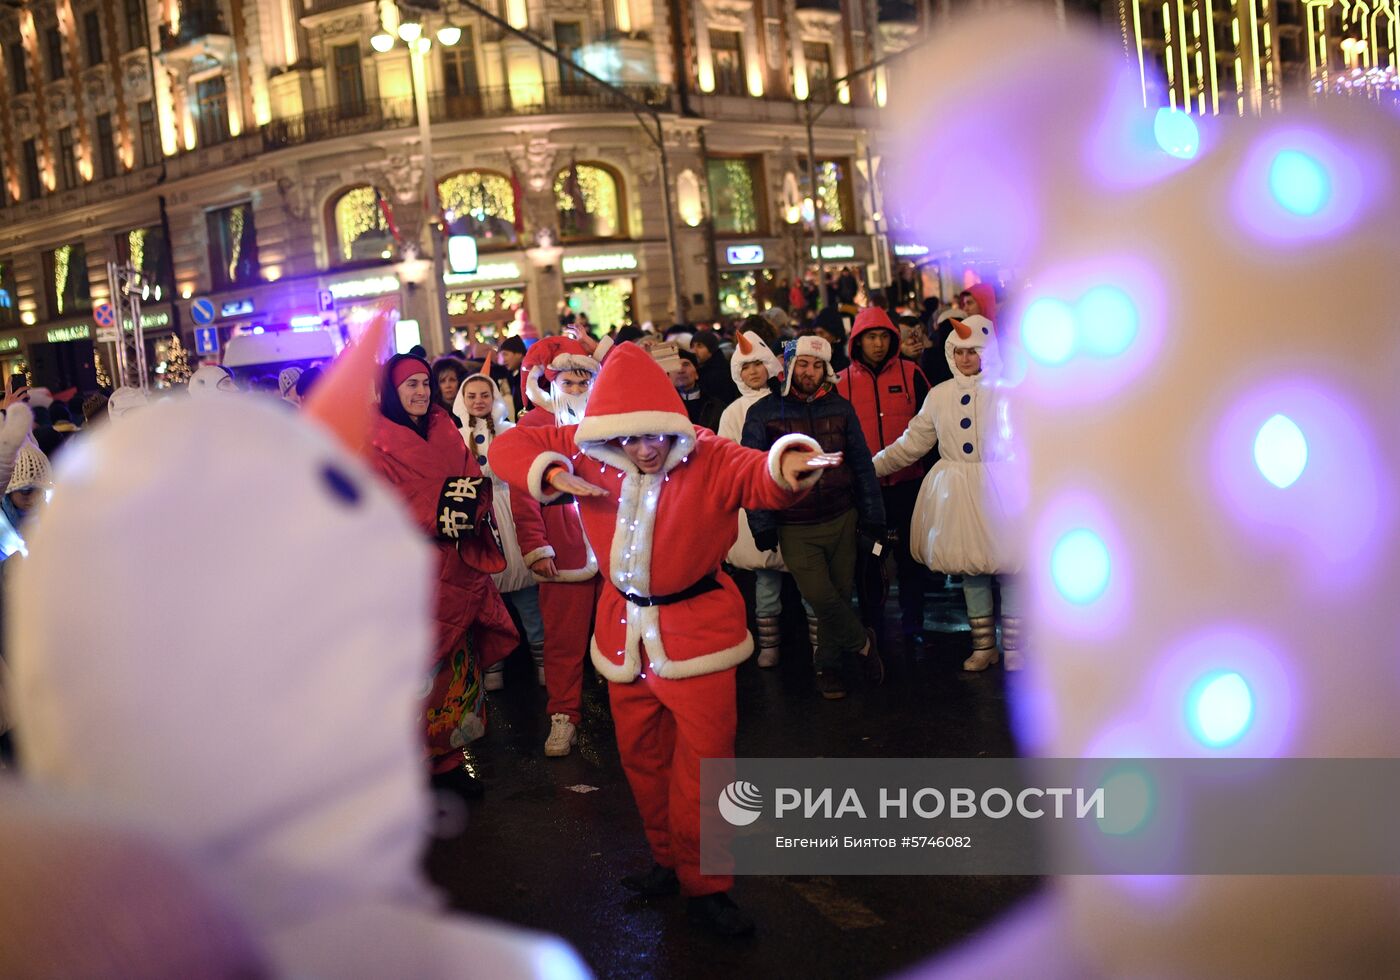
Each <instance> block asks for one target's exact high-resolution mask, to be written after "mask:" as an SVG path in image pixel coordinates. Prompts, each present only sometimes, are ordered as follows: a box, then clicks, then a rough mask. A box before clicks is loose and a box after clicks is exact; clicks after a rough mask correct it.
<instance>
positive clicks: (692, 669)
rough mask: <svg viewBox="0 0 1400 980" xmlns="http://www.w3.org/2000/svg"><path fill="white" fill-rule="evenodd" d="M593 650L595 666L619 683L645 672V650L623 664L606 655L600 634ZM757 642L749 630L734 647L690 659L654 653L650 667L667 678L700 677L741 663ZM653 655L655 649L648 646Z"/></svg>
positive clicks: (625, 657) (592, 644)
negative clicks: (657, 655)
mask: <svg viewBox="0 0 1400 980" xmlns="http://www.w3.org/2000/svg"><path fill="white" fill-rule="evenodd" d="M588 646H589V653H590V655H591V656H592V659H593V667H594V669H595V670H597V671H598V673H599V674H601V675H602V676H603V677H604V678H605V679H607V680H610V681H612V682H614V683H616V684H630V683H631V682H632V681H634V680H636V679H637V675H638V674H640V673H641V667H642V663H641V652H640V651H639V652H638V653H637V654H636V655H633V654H632V653H630V652H625V653H624V655H623V661H622V663H621V664H616V663H613V661H611V660H609V659H608V658H607V657H605V656H604V655H603V651H602V650H600V649H598V638H597V637H596V636H595V637H593V639H592V640H590V641H589V644H588ZM753 650H754V642H753V634H752V633H745V634H744V639H743V640H742V641H740V642H739V643H736V644H735V645H734V646H732V647H726V648H725V649H723V650H716V651H715V652H714V653H702V654H701V655H700V656H698V657H691V658H690V659H689V660H667V659H665V658H662V659H659V660H658V659H656V658H655V657H651V662H650V664H649V665H648V669H649V670H651V671H653V672H655V674H656V676H657V677H664V678H666V679H667V680H678V679H680V678H683V677H699V676H701V675H702V674H717V673H719V672H720V671H721V670H728V669H729V668H730V667H737V666H738V665H739V664H741V663H743V662H744V661H745V660H747V659H749V657H751V656H753ZM646 653H647V655H648V656H649V657H650V656H651V653H652V651H651V650H650V648H647V650H646Z"/></svg>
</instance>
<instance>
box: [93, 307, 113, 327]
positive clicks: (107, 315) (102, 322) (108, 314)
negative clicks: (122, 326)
mask: <svg viewBox="0 0 1400 980" xmlns="http://www.w3.org/2000/svg"><path fill="white" fill-rule="evenodd" d="M92 318H93V320H94V321H96V323H97V325H98V326H99V327H115V326H116V325H117V313H116V311H115V310H113V309H112V304H111V303H98V304H97V305H96V306H94V307H93V308H92Z"/></svg>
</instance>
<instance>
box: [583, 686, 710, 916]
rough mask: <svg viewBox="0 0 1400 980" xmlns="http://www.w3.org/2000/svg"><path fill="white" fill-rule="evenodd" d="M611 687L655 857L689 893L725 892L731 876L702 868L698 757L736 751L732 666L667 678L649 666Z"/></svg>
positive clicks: (625, 758)
mask: <svg viewBox="0 0 1400 980" xmlns="http://www.w3.org/2000/svg"><path fill="white" fill-rule="evenodd" d="M608 693H609V698H610V700H611V702H612V716H613V727H614V728H615V729H616V731H617V748H618V751H619V752H620V753H621V755H622V768H623V770H624V771H625V772H626V773H627V782H628V783H630V784H631V786H632V796H633V797H634V798H635V799H636V801H637V809H638V810H640V811H641V814H642V825H643V826H644V827H645V828H646V833H647V843H648V844H650V845H651V854H652V857H653V859H655V861H656V863H657V864H659V865H661V866H662V867H666V868H674V869H675V871H676V876H677V877H678V878H679V879H680V882H681V891H683V892H684V893H685V894H686V895H690V896H697V895H709V894H712V893H714V892H727V891H729V889H730V888H732V887H733V885H734V879H733V877H731V876H729V875H702V874H701V873H700V760H701V759H732V758H733V757H734V730H735V727H736V725H737V721H738V709H737V708H736V706H735V700H734V697H735V696H734V668H733V667H731V668H729V669H728V670H721V671H719V672H717V673H714V674H701V675H700V676H698V677H683V678H681V679H679V680H672V681H668V680H666V679H664V678H661V677H657V676H656V675H655V674H652V673H650V672H648V673H644V674H642V675H641V676H640V677H638V678H637V680H635V681H633V682H632V683H630V684H617V683H610V684H608Z"/></svg>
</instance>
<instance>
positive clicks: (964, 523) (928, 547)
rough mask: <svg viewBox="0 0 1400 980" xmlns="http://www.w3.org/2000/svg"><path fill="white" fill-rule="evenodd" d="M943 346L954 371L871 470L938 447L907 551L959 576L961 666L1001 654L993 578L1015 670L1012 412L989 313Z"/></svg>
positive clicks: (961, 323) (972, 319)
mask: <svg viewBox="0 0 1400 980" xmlns="http://www.w3.org/2000/svg"><path fill="white" fill-rule="evenodd" d="M943 350H944V355H945V356H946V357H947V358H948V366H949V367H951V368H952V370H953V377H952V380H950V381H944V382H943V383H942V384H940V385H937V386H936V387H935V388H934V389H933V390H932V391H930V392H929V393H928V397H927V398H925V399H924V404H923V406H922V407H921V408H920V409H919V414H918V415H916V416H914V418H913V420H912V421H911V422H910V423H909V428H907V429H906V430H905V431H904V434H903V435H902V436H900V437H899V439H897V440H896V441H895V442H893V443H891V444H890V445H889V446H888V447H886V448H885V449H884V450H882V451H881V452H879V453H877V454H876V456H875V473H876V475H877V476H886V475H888V474H890V473H894V472H896V471H898V470H901V469H903V468H904V467H906V466H909V465H911V464H912V463H914V462H916V461H917V460H918V459H919V458H920V457H922V456H924V455H925V454H926V453H928V452H929V451H930V450H932V449H933V447H934V446H935V445H937V446H938V462H937V463H935V464H934V466H933V469H931V470H930V471H929V473H928V476H926V477H924V482H923V485H922V486H921V487H920V488H919V500H918V503H917V505H916V506H915V508H914V521H913V526H912V531H911V533H910V535H909V550H910V552H911V553H912V554H913V556H914V557H915V558H916V559H918V560H919V561H920V562H922V563H923V564H924V565H927V566H928V567H929V568H930V569H932V570H934V571H937V572H946V573H948V574H950V575H961V576H962V577H963V597H964V598H965V599H966V601H967V618H968V622H969V624H970V625H971V626H972V655H971V656H970V657H968V658H967V659H966V660H965V661H963V670H968V671H979V670H986V669H987V668H988V667H990V666H992V665H993V664H995V663H996V662H997V661H998V660H999V659H1000V653H999V652H998V650H997V644H996V621H995V619H994V617H993V609H994V604H993V596H992V578H993V577H994V576H995V577H996V578H997V579H998V581H999V583H1000V586H1001V613H1002V619H1001V639H1002V646H1003V647H1004V648H1005V650H1006V668H1007V670H1017V669H1019V668H1020V666H1021V652H1022V646H1021V595H1020V589H1019V586H1018V583H1017V581H1016V573H1017V572H1019V571H1020V569H1021V564H1020V559H1019V558H1018V557H1016V549H1015V548H1014V547H1013V539H1014V537H1015V535H1014V534H1012V533H1010V520H1009V518H1008V514H1007V506H1006V494H1007V489H1008V482H1007V481H1008V479H1009V478H1010V476H1011V473H1010V469H1009V463H1010V452H1011V448H1010V439H1009V438H1008V436H1009V421H1008V415H1007V401H1006V389H1005V388H1004V387H1003V386H1001V385H1000V384H999V383H998V382H999V381H1000V379H1001V366H1002V365H1001V357H1000V355H999V352H998V350H997V340H996V333H995V331H994V328H993V326H992V321H990V320H988V319H987V318H986V317H984V316H980V315H977V314H974V315H972V316H969V317H966V318H965V319H963V320H954V321H953V331H952V332H951V333H949V334H948V340H947V341H946V342H945V343H944V347H943Z"/></svg>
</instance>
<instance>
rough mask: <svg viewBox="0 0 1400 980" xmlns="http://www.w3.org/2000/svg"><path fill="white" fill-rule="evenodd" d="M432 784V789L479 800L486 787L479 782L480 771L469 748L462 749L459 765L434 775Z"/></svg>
mask: <svg viewBox="0 0 1400 980" xmlns="http://www.w3.org/2000/svg"><path fill="white" fill-rule="evenodd" d="M432 785H433V789H436V790H443V791H445V792H448V793H456V794H457V795H458V796H460V797H462V798H464V799H468V800H479V799H481V797H482V796H483V795H484V794H485V792H486V787H485V786H484V785H483V784H482V782H481V772H480V770H479V769H478V768H477V765H476V757H475V756H473V755H472V754H471V750H470V749H463V750H462V763H461V765H459V766H457V767H456V768H453V769H449V770H447V772H440V773H437V774H436V775H434V776H433V779H432Z"/></svg>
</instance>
